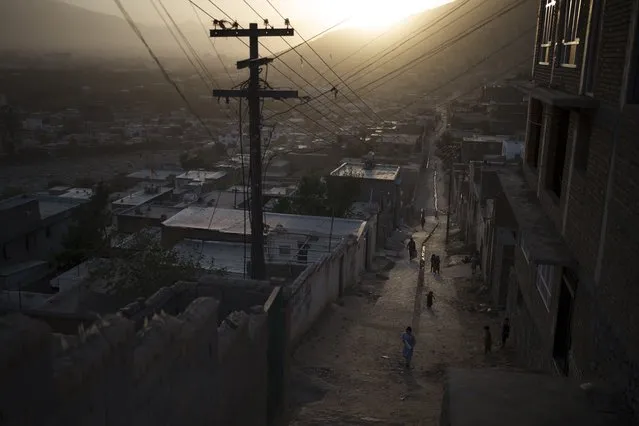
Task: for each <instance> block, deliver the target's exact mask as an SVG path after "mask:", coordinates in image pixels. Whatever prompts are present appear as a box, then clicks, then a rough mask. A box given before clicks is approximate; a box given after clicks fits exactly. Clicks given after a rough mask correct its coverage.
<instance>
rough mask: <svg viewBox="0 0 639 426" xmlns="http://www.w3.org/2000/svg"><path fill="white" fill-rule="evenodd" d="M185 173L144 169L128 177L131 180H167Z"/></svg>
mask: <svg viewBox="0 0 639 426" xmlns="http://www.w3.org/2000/svg"><path fill="white" fill-rule="evenodd" d="M182 173H184V172H183V171H182V170H155V169H153V170H151V169H143V170H138V171H137V172H133V173H130V174H128V175H127V177H128V178H130V179H141V180H167V179H168V178H169V176H178V175H180V174H182Z"/></svg>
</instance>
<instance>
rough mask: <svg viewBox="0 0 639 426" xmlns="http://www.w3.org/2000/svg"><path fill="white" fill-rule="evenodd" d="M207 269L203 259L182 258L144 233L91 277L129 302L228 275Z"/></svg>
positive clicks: (97, 264)
mask: <svg viewBox="0 0 639 426" xmlns="http://www.w3.org/2000/svg"><path fill="white" fill-rule="evenodd" d="M205 266H206V265H204V262H203V261H202V256H184V255H180V254H179V253H178V252H176V251H175V250H170V249H166V248H164V247H162V245H161V243H160V241H158V240H157V239H156V238H153V236H152V235H149V234H148V233H145V232H140V233H138V234H136V236H135V237H134V239H133V240H132V241H131V242H129V243H128V244H127V246H126V248H125V249H124V252H123V253H122V254H121V255H120V256H115V257H114V258H112V259H109V260H107V261H105V262H95V263H94V264H93V265H92V267H91V268H90V276H91V278H92V279H95V280H101V281H103V282H104V283H105V287H106V289H107V291H108V292H109V293H110V294H111V295H113V296H116V298H118V299H121V300H123V301H124V302H128V301H131V300H134V299H136V298H139V297H144V298H146V297H149V296H151V295H152V294H153V293H155V292H156V291H158V290H159V289H160V288H162V287H167V286H170V285H173V284H174V283H175V282H177V281H182V280H184V281H190V280H196V279H198V278H199V277H200V276H201V275H203V274H204V273H207V274H211V273H213V274H219V275H225V274H226V270H224V269H220V268H212V267H209V268H205ZM210 266H212V265H210Z"/></svg>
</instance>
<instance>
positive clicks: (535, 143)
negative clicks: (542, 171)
mask: <svg viewBox="0 0 639 426" xmlns="http://www.w3.org/2000/svg"><path fill="white" fill-rule="evenodd" d="M542 121H543V105H542V103H541V101H539V100H538V99H530V114H529V116H528V124H529V126H528V140H527V141H526V163H528V165H529V166H530V167H532V168H534V169H536V168H537V167H539V152H540V146H541V129H542Z"/></svg>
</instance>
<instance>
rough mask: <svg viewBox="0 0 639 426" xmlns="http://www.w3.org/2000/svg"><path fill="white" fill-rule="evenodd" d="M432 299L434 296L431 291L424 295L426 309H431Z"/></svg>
mask: <svg viewBox="0 0 639 426" xmlns="http://www.w3.org/2000/svg"><path fill="white" fill-rule="evenodd" d="M433 297H434V295H433V292H432V291H429V292H428V294H427V295H426V307H427V308H428V309H430V308H432V307H433Z"/></svg>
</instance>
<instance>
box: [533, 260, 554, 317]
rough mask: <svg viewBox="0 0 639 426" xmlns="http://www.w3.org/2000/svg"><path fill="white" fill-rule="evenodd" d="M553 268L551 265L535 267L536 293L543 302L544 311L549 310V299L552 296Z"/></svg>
mask: <svg viewBox="0 0 639 426" xmlns="http://www.w3.org/2000/svg"><path fill="white" fill-rule="evenodd" d="M554 273H555V267H554V266H553V265H538V266H537V280H536V284H537V291H539V295H540V296H541V300H542V301H543V302H544V305H545V306H546V309H548V310H550V297H551V295H552V285H553V275H554Z"/></svg>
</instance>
